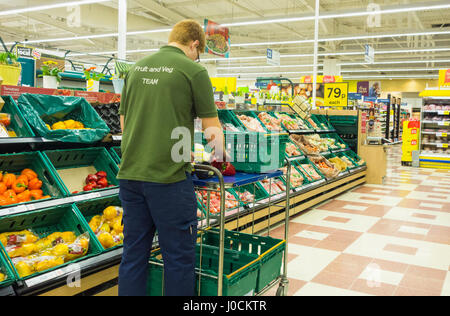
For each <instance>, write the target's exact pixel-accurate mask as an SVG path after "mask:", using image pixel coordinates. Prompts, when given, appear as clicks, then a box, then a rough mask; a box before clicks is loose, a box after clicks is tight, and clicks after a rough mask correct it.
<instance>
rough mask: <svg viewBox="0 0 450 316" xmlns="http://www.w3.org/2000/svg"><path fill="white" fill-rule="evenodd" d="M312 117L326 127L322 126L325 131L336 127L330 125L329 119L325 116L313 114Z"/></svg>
mask: <svg viewBox="0 0 450 316" xmlns="http://www.w3.org/2000/svg"><path fill="white" fill-rule="evenodd" d="M311 116H312V118H313V119H314V121H315V122H316V123H320V124H323V125H325V126H323V125H321V126H322V129H324V130H333V129H334V127H333V126H332V125H331V124H330V122H329V121H328V119H327V117H326V116H325V115H319V114H313V115H311Z"/></svg>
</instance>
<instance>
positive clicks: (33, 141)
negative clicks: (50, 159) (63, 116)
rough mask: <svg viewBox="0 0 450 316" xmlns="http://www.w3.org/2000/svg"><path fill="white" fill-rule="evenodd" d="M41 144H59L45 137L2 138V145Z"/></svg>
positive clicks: (0, 139)
mask: <svg viewBox="0 0 450 316" xmlns="http://www.w3.org/2000/svg"><path fill="white" fill-rule="evenodd" d="M40 143H57V141H55V140H51V139H45V138H43V137H9V138H0V145H3V144H5V145H12V144H40Z"/></svg>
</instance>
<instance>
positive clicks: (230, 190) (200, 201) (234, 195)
mask: <svg viewBox="0 0 450 316" xmlns="http://www.w3.org/2000/svg"><path fill="white" fill-rule="evenodd" d="M197 191H203V190H201V189H197ZM226 191H227V192H228V193H230V194H231V195H232V196H233V197H234V198H235V199H236V201H238V206H236V207H233V208H227V209H226V210H225V213H227V212H230V211H233V210H235V209H238V208H239V207H241V206H243V204H242V203H241V202H240V201H239V198H238V196H237V195H236V192H234V189H226ZM197 193H198V194H200V193H199V192H197ZM197 201H198V203H199V204H200V205H201V207H202V209H203V210H204V212H205V214H206V213H207V211H208V206H207V205H206V204H205V203H203V199H202V198H201V197H199V196H198V195H197ZM209 216H210V217H212V218H213V217H218V216H220V212H219V213H212V212H211V211H210V215H209Z"/></svg>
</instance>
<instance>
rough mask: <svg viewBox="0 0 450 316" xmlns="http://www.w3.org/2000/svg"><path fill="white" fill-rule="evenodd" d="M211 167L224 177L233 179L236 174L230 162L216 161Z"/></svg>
mask: <svg viewBox="0 0 450 316" xmlns="http://www.w3.org/2000/svg"><path fill="white" fill-rule="evenodd" d="M211 165H212V166H213V167H214V168H216V169H218V170H219V171H220V172H221V173H222V175H224V176H227V177H232V176H234V175H235V174H236V169H235V168H234V166H233V165H232V164H231V163H229V162H217V161H214V162H212V163H211Z"/></svg>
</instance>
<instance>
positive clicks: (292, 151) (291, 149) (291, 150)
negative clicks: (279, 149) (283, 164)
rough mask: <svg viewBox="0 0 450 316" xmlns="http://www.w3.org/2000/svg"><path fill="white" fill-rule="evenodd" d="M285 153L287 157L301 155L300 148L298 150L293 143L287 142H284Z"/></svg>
mask: <svg viewBox="0 0 450 316" xmlns="http://www.w3.org/2000/svg"><path fill="white" fill-rule="evenodd" d="M286 154H287V155H288V156H289V157H296V156H301V155H302V153H301V152H300V150H298V148H297V146H295V145H294V144H293V143H287V144H286Z"/></svg>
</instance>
